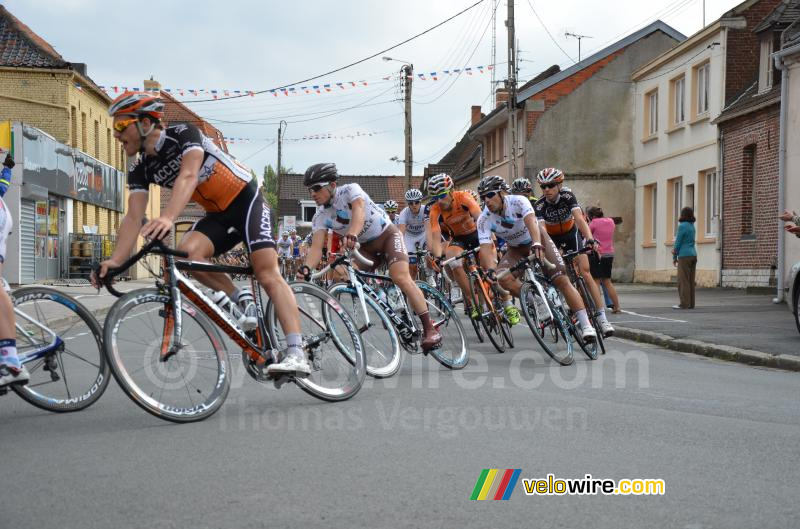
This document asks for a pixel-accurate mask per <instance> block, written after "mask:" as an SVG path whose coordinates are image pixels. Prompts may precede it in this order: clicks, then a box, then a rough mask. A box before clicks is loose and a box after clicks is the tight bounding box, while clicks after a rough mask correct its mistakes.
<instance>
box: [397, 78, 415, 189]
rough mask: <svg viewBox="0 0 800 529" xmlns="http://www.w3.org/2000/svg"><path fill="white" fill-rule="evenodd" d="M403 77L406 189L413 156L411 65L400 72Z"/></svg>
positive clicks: (409, 179)
mask: <svg viewBox="0 0 800 529" xmlns="http://www.w3.org/2000/svg"><path fill="white" fill-rule="evenodd" d="M400 71H401V72H402V75H403V88H404V96H405V103H406V105H405V114H406V126H405V137H406V154H405V165H406V189H410V188H411V170H412V166H413V154H412V152H411V151H412V149H411V85H412V84H413V82H414V65H413V64H406V65H405V66H403V68H402V69H401V70H400Z"/></svg>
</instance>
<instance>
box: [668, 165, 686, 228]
mask: <svg viewBox="0 0 800 529" xmlns="http://www.w3.org/2000/svg"><path fill="white" fill-rule="evenodd" d="M667 208H669V209H668V211H669V212H670V223H669V225H668V227H667V240H668V241H673V240H674V239H675V234H676V233H678V219H679V218H681V209H682V208H683V179H682V178H681V177H677V178H671V179H669V180H668V181H667Z"/></svg>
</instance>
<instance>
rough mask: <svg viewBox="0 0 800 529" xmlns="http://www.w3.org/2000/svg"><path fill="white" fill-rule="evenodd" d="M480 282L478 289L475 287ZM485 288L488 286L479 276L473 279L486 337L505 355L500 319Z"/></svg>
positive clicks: (471, 287)
mask: <svg viewBox="0 0 800 529" xmlns="http://www.w3.org/2000/svg"><path fill="white" fill-rule="evenodd" d="M478 281H480V282H481V283H482V285H481V286H479V287H478V288H476V287H475V286H473V285H474V283H476V282H478ZM485 288H486V285H485V284H483V279H481V278H480V277H479V276H472V277H471V281H470V289H473V290H477V291H478V292H477V293H478V296H477V299H478V304H479V307H478V314H479V315H480V322H481V325H482V326H483V330H484V331H485V332H486V336H488V337H489V341H490V342H492V345H494V348H495V349H496V350H497V352H498V353H505V352H506V347H505V340H504V339H503V332H502V331H501V330H500V318H499V316H498V315H497V311H496V309H495V308H494V305H492V301H491V299H489V296H488V295H487V294H486V290H485ZM473 299H474V298H473Z"/></svg>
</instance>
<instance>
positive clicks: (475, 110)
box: [470, 105, 483, 126]
mask: <svg viewBox="0 0 800 529" xmlns="http://www.w3.org/2000/svg"><path fill="white" fill-rule="evenodd" d="M481 119H483V114H481V106H480V105H472V124H471V125H470V126H474V125H475V124H476V123H477V122H479V121H480V120H481Z"/></svg>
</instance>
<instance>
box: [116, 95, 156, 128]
mask: <svg viewBox="0 0 800 529" xmlns="http://www.w3.org/2000/svg"><path fill="white" fill-rule="evenodd" d="M108 115H109V116H111V117H116V116H136V117H143V116H147V117H149V118H152V119H156V120H159V121H160V120H161V118H163V117H164V101H162V99H161V98H160V97H159V96H158V95H157V94H155V93H153V92H133V91H127V92H123V93H122V94H121V95H120V96H119V97H117V98H116V99H115V100H114V101H113V102H112V103H111V106H110V107H108Z"/></svg>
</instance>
